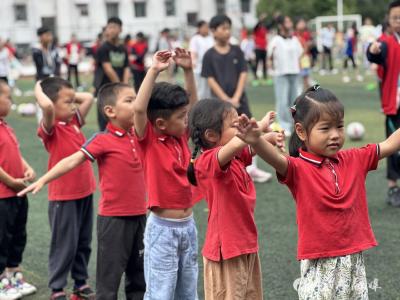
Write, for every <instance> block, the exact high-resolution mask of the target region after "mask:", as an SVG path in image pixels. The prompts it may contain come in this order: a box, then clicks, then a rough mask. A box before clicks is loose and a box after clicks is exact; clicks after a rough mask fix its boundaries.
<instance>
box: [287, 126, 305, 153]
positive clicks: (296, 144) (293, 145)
mask: <svg viewBox="0 0 400 300" xmlns="http://www.w3.org/2000/svg"><path fill="white" fill-rule="evenodd" d="M303 145H304V143H303V141H302V140H300V138H299V136H298V135H297V133H296V131H293V133H292V135H291V136H290V140H289V155H290V156H293V157H299V155H300V154H299V148H301V147H303Z"/></svg>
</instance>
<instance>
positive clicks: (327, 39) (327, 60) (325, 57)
mask: <svg viewBox="0 0 400 300" xmlns="http://www.w3.org/2000/svg"><path fill="white" fill-rule="evenodd" d="M335 34H336V30H335V28H334V27H333V25H332V24H331V23H329V24H328V26H327V27H323V28H322V29H321V33H320V35H321V43H322V48H323V51H322V66H321V71H320V74H321V75H324V74H325V73H326V70H327V68H328V70H329V71H330V72H332V71H333V63H332V49H333V45H334V42H335Z"/></svg>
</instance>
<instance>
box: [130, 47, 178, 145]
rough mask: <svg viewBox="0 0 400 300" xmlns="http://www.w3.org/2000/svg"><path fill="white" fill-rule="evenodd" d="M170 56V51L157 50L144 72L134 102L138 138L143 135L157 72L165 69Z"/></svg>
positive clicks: (134, 117)
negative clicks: (144, 75) (149, 65)
mask: <svg viewBox="0 0 400 300" xmlns="http://www.w3.org/2000/svg"><path fill="white" fill-rule="evenodd" d="M171 56H172V53H171V52H170V51H159V52H156V54H154V56H153V62H152V64H151V67H150V69H149V70H148V71H147V73H146V77H145V78H144V80H143V82H142V84H141V85H140V88H139V91H138V94H137V96H136V99H135V102H134V111H135V113H134V116H133V119H134V124H135V125H134V126H135V131H136V134H137V136H138V137H139V138H141V137H143V136H144V133H145V130H146V124H147V106H148V105H149V101H150V97H151V92H152V90H153V86H154V83H155V81H156V79H157V76H158V74H159V73H160V72H161V71H163V70H165V69H167V68H168V66H169V60H170V58H171Z"/></svg>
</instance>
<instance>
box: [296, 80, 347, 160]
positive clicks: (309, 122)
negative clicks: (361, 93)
mask: <svg viewBox="0 0 400 300" xmlns="http://www.w3.org/2000/svg"><path fill="white" fill-rule="evenodd" d="M324 113H326V114H328V115H330V116H331V117H332V118H334V119H337V120H338V121H339V120H341V119H343V117H344V107H343V104H342V103H341V102H340V101H339V100H338V98H337V97H336V96H335V95H334V94H333V93H332V92H331V91H329V90H327V89H323V88H321V87H320V86H319V85H314V86H312V87H310V88H308V89H307V90H306V91H305V92H304V93H302V94H301V95H300V96H299V97H297V99H296V101H295V102H294V105H293V107H292V116H293V120H294V122H293V123H294V125H295V124H296V123H300V124H301V125H302V126H303V128H304V130H305V131H306V132H307V134H309V133H310V132H311V129H312V128H313V126H314V125H315V124H316V123H317V122H318V120H319V119H320V117H321V116H322V114H324ZM304 147H305V145H304V142H303V141H302V140H300V138H299V136H298V135H297V133H296V129H295V128H294V130H293V133H292V136H291V137H290V141H289V154H290V156H294V157H298V156H299V148H303V149H304V150H306V149H305V148H304Z"/></svg>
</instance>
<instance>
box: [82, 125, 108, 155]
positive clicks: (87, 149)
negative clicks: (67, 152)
mask: <svg viewBox="0 0 400 300" xmlns="http://www.w3.org/2000/svg"><path fill="white" fill-rule="evenodd" d="M105 135H106V133H103V132H99V133H96V134H95V135H93V136H92V137H91V138H90V139H89V140H87V142H86V143H85V144H84V145H83V146H82V148H81V151H82V152H83V153H84V154H85V156H86V157H87V158H88V159H90V160H91V161H92V162H93V161H95V160H96V159H97V158H99V157H100V156H101V155H103V154H104V153H105V151H106V149H108V147H107V146H106V145H105V141H104V137H105Z"/></svg>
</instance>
